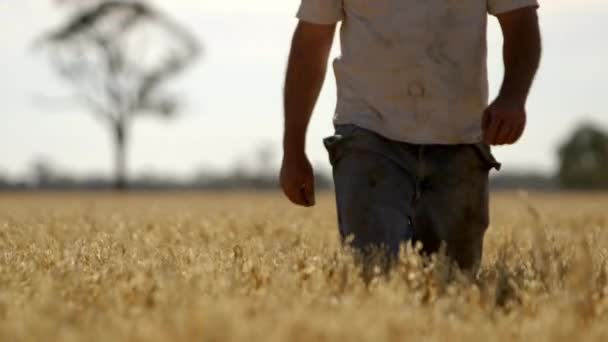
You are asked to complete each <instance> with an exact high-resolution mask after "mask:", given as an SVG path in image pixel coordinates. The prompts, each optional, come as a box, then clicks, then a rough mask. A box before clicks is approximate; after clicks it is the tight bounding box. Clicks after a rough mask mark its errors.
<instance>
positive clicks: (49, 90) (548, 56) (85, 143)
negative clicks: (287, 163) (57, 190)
mask: <svg viewBox="0 0 608 342" xmlns="http://www.w3.org/2000/svg"><path fill="white" fill-rule="evenodd" d="M151 3H152V4H154V5H155V6H156V7H157V8H159V9H161V10H163V11H165V12H166V14H167V15H169V16H171V17H172V18H173V19H174V20H177V21H179V22H180V23H181V24H182V25H183V26H185V27H187V28H189V29H190V30H191V31H192V32H193V33H194V34H196V36H197V37H199V39H200V40H201V42H202V43H203V45H204V47H205V54H204V56H203V58H202V59H200V60H199V62H197V64H196V65H195V66H194V67H192V68H191V69H189V70H188V72H187V73H185V74H184V75H183V76H181V77H179V78H178V79H176V80H175V81H174V82H173V83H172V84H171V85H170V87H169V88H170V89H171V90H173V91H176V92H178V93H180V94H182V95H183V98H184V99H185V105H184V108H183V110H182V111H181V113H180V116H178V117H176V118H174V119H171V120H162V119H161V120H159V119H156V118H141V119H138V121H137V122H136V123H135V125H134V127H133V136H132V140H131V146H130V152H129V154H130V157H129V160H130V174H131V175H138V174H154V173H155V174H170V175H176V176H182V177H188V176H190V175H193V174H194V173H195V172H200V171H206V170H216V171H218V170H219V171H222V170H228V169H230V168H232V167H233V166H235V165H237V164H238V165H240V166H245V167H249V168H255V167H257V166H256V164H255V160H256V157H255V153H256V150H259V149H261V148H262V147H268V146H270V147H272V148H273V149H274V150H275V151H276V153H277V154H276V159H275V162H274V163H275V164H276V165H278V162H279V157H280V147H281V135H282V122H283V121H282V98H281V93H282V85H283V78H284V71H285V63H286V58H287V54H288V51H289V43H290V39H291V34H292V32H293V28H294V26H295V24H296V23H297V22H296V19H295V18H294V14H295V12H296V10H297V8H298V5H299V0H257V1H250V0H229V1H211V0H171V1H160V0H157V1H151ZM539 14H540V19H541V26H542V32H543V37H544V58H543V62H542V66H541V69H540V71H539V74H538V78H537V81H536V83H535V85H534V88H533V90H532V93H531V97H530V101H529V106H528V114H529V124H528V129H527V131H526V133H525V136H524V137H523V139H522V140H521V141H520V142H519V143H518V144H516V145H514V146H509V147H499V148H495V150H494V152H495V155H496V157H497V158H498V159H499V160H500V161H501V162H503V164H504V166H505V168H504V169H505V170H506V171H519V170H533V171H538V172H545V173H550V172H554V170H555V168H556V165H557V159H556V148H557V147H558V146H559V144H561V143H562V142H563V141H564V139H565V138H567V136H568V134H569V133H571V132H572V130H573V129H574V128H575V127H576V125H577V124H579V123H580V122H582V121H592V122H594V123H595V124H596V125H599V126H601V127H603V128H606V129H608V112H607V106H606V101H605V97H606V91H607V90H608V85H606V80H607V79H608V65H607V63H606V61H608V44H605V42H606V38H605V35H606V34H607V33H608V2H607V1H605V0H577V1H573V0H545V1H542V0H541V9H540V11H539ZM65 17H66V12H65V11H63V10H61V8H59V7H57V6H54V5H53V4H52V2H51V1H50V0H0V22H1V23H2V29H1V30H0V43H1V44H2V54H1V55H0V100H1V103H2V111H1V114H0V115H2V119H3V120H2V122H1V124H0V174H4V175H8V176H10V177H19V176H22V175H26V174H27V172H28V171H29V170H30V168H31V166H32V164H33V162H34V161H36V160H46V161H48V162H50V163H52V164H53V165H56V166H57V167H58V168H59V169H61V170H65V171H68V172H70V173H72V174H75V175H87V174H96V175H110V174H111V172H112V165H113V164H112V160H113V154H112V145H111V139H110V134H109V131H108V130H107V129H106V128H105V127H103V126H101V125H100V124H99V123H98V122H97V121H95V119H94V118H93V116H92V115H90V114H89V113H88V112H87V110H86V108H80V107H77V106H72V105H69V104H68V103H63V102H62V101H58V99H62V98H65V97H66V96H69V95H70V88H69V87H66V86H65V85H64V84H63V83H62V82H61V81H60V80H58V79H57V77H56V76H55V74H54V73H53V71H52V69H51V68H50V66H49V64H48V63H47V62H48V61H47V59H46V58H45V55H44V54H43V53H41V52H40V51H38V50H36V49H35V48H34V46H33V45H34V44H33V42H34V41H35V39H36V38H37V37H39V36H40V35H41V34H42V33H43V32H45V31H47V30H49V29H52V28H54V27H56V26H57V24H58V23H60V22H62V20H63V19H65ZM488 42H489V57H488V66H489V71H490V85H491V89H492V94H495V93H496V91H497V89H498V87H499V86H500V81H501V77H502V58H501V44H502V41H501V35H500V30H499V28H498V26H497V23H496V21H495V20H494V19H492V20H490V26H489V38H488ZM333 55H334V56H337V55H339V49H338V48H335V49H334V51H333ZM335 92H336V90H335V81H334V79H333V76H332V73H331V72H330V73H329V74H328V78H327V81H326V84H325V87H324V89H323V92H322V95H321V98H320V99H319V103H318V105H317V107H316V109H315V113H314V116H313V120H312V123H311V127H310V132H309V138H308V146H307V149H308V152H309V156H310V159H311V160H312V161H313V164H314V166H315V167H316V168H317V169H320V170H329V164H328V161H327V156H326V153H325V151H324V149H323V146H322V143H321V140H322V138H323V137H325V136H328V135H331V134H332V123H331V119H332V116H333V110H334V106H335ZM49 99H56V100H53V101H49Z"/></svg>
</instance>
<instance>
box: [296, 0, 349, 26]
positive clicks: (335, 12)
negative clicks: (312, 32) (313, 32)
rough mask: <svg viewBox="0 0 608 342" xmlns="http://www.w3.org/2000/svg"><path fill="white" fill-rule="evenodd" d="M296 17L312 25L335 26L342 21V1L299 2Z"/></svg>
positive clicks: (303, 0) (318, 0)
mask: <svg viewBox="0 0 608 342" xmlns="http://www.w3.org/2000/svg"><path fill="white" fill-rule="evenodd" d="M301 1H302V2H301V4H300V9H299V10H298V14H297V15H296V17H297V18H298V19H300V20H302V21H306V22H309V23H312V24H325V25H331V24H335V23H337V22H339V21H341V20H342V19H344V8H343V6H342V4H343V3H342V1H343V0H301Z"/></svg>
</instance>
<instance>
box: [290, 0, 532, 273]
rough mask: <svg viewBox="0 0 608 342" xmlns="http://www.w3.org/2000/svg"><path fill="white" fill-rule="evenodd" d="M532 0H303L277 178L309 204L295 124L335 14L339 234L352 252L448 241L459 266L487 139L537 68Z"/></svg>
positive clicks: (465, 258) (471, 249) (485, 166)
mask: <svg viewBox="0 0 608 342" xmlns="http://www.w3.org/2000/svg"><path fill="white" fill-rule="evenodd" d="M537 7H538V3H537V0H425V1H419V0H416V1H414V0H302V3H301V6H300V10H299V12H298V18H299V19H300V22H299V24H298V26H297V28H296V30H295V33H294V37H293V42H292V47H291V54H290V57H289V66H288V70H287V76H286V83H285V135H284V146H283V147H284V155H283V165H282V169H281V186H282V188H283V190H284V192H285V194H286V195H287V197H288V198H289V199H290V200H291V201H292V202H294V203H295V204H298V205H302V206H312V205H314V203H315V198H314V178H313V170H312V167H311V165H310V162H309V161H308V158H307V156H306V153H305V141H306V139H305V138H306V130H307V126H308V123H309V120H310V117H311V113H312V111H313V108H314V106H315V102H316V100H317V97H318V95H319V92H320V90H321V87H322V84H323V81H324V78H325V73H326V66H327V61H328V56H329V52H330V48H331V46H332V42H333V37H334V32H335V29H336V25H337V23H338V22H342V24H341V29H340V33H341V45H342V46H341V47H342V56H341V57H340V58H338V59H337V60H336V61H335V62H334V69H335V75H336V80H337V86H338V98H337V107H336V112H335V117H334V124H335V126H336V134H335V135H334V136H333V137H330V138H327V139H326V140H325V145H326V147H327V149H328V151H329V155H330V161H331V163H332V166H333V174H334V181H335V190H336V198H337V208H338V220H339V228H340V233H341V236H342V237H343V238H346V237H349V236H351V237H352V238H350V239H348V240H347V241H349V243H350V244H351V245H352V246H353V247H354V248H355V249H357V250H359V251H361V252H362V254H363V255H367V254H369V251H371V250H373V249H378V248H383V249H385V250H388V251H390V255H393V256H394V255H396V254H397V253H398V251H399V246H400V244H401V243H402V242H405V241H420V242H422V244H423V251H424V252H426V253H434V252H437V251H438V250H439V248H440V246H441V245H443V244H445V247H446V252H447V254H448V255H449V256H450V257H451V258H452V259H453V260H454V261H455V262H457V263H458V265H459V266H460V267H461V268H462V269H464V270H471V271H475V270H476V269H477V267H478V266H479V263H480V261H481V255H482V249H483V237H484V234H485V231H486V229H487V227H488V221H489V219H488V174H489V171H490V169H492V168H496V169H499V168H500V164H499V163H497V162H496V160H495V159H494V157H493V156H492V154H491V153H490V148H489V145H508V144H514V143H515V142H517V141H518V140H519V138H520V137H521V135H522V133H523V131H524V128H525V124H526V111H525V106H526V100H527V98H528V92H529V90H530V87H531V85H532V82H533V79H534V76H535V74H536V70H537V68H538V65H539V60H540V52H541V43H540V33H539V27H538V18H537V14H536V10H537ZM488 13H489V14H492V15H494V16H496V17H497V18H498V21H499V22H500V25H501V28H502V32H503V36H504V48H503V50H504V51H503V55H504V65H505V73H504V80H503V83H502V87H501V90H500V93H499V95H498V97H497V98H496V99H495V100H494V101H493V102H492V103H491V104H490V105H489V106H488V80H487V67H486V64H487V63H486V26H487V18H488Z"/></svg>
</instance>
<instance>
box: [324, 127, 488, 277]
mask: <svg viewBox="0 0 608 342" xmlns="http://www.w3.org/2000/svg"><path fill="white" fill-rule="evenodd" d="M324 143H325V147H326V148H327V150H328V152H329V157H330V162H331V164H332V166H333V176H334V182H335V191H336V201H337V209H338V222H339V229H340V235H341V236H342V238H343V240H344V241H347V242H348V243H349V244H350V245H351V246H352V247H353V248H354V249H355V250H358V251H361V252H363V254H365V253H366V252H367V251H371V250H372V249H374V250H378V249H383V250H385V251H388V252H389V253H388V254H389V256H396V255H397V254H398V253H399V248H400V245H401V244H402V243H404V242H407V241H410V242H413V243H416V242H421V243H422V246H423V250H422V252H423V253H425V254H429V255H430V254H433V253H436V252H438V251H439V249H440V247H441V246H442V244H445V252H447V255H448V256H449V257H450V258H451V259H452V260H453V261H455V262H456V263H457V264H458V265H459V266H460V267H461V268H462V269H465V270H475V269H477V268H478V266H479V263H480V261H481V256H482V249H483V238H484V234H485V231H486V229H487V227H488V221H489V218H488V216H489V215H488V211H489V209H488V174H489V171H490V170H491V169H492V168H496V169H499V168H500V164H499V163H498V162H497V161H496V159H495V158H494V157H493V156H492V154H491V152H490V148H489V146H487V145H485V144H483V143H479V144H470V145H415V144H408V143H403V142H398V141H392V140H389V139H386V138H384V137H382V136H380V135H378V134H376V133H374V132H372V131H369V130H366V129H363V128H360V127H357V126H354V125H341V126H337V127H336V134H335V135H334V136H331V137H328V138H326V139H325V140H324Z"/></svg>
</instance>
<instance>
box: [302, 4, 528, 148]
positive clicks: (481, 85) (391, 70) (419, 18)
mask: <svg viewBox="0 0 608 342" xmlns="http://www.w3.org/2000/svg"><path fill="white" fill-rule="evenodd" d="M527 6H538V1H537V0H302V3H301V5H300V9H299V11H298V14H297V17H298V18H299V19H300V20H302V21H306V22H310V23H314V24H334V23H338V22H340V21H342V25H341V28H340V37H341V47H342V55H341V57H339V58H337V59H336V60H335V61H334V72H335V75H336V81H337V85H338V101H337V107H336V113H335V117H334V122H335V124H355V125H357V126H360V127H362V128H366V129H370V130H372V131H375V132H377V133H378V134H381V135H383V136H385V137H387V138H389V139H393V140H398V141H404V142H409V143H415V144H466V143H477V142H479V141H481V136H482V131H481V118H482V115H483V111H484V110H485V108H486V107H487V105H488V76H487V62H486V56H487V47H486V31H487V18H488V16H487V14H488V13H490V14H494V15H495V14H499V13H504V12H508V11H511V10H515V9H518V8H522V7H527Z"/></svg>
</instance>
